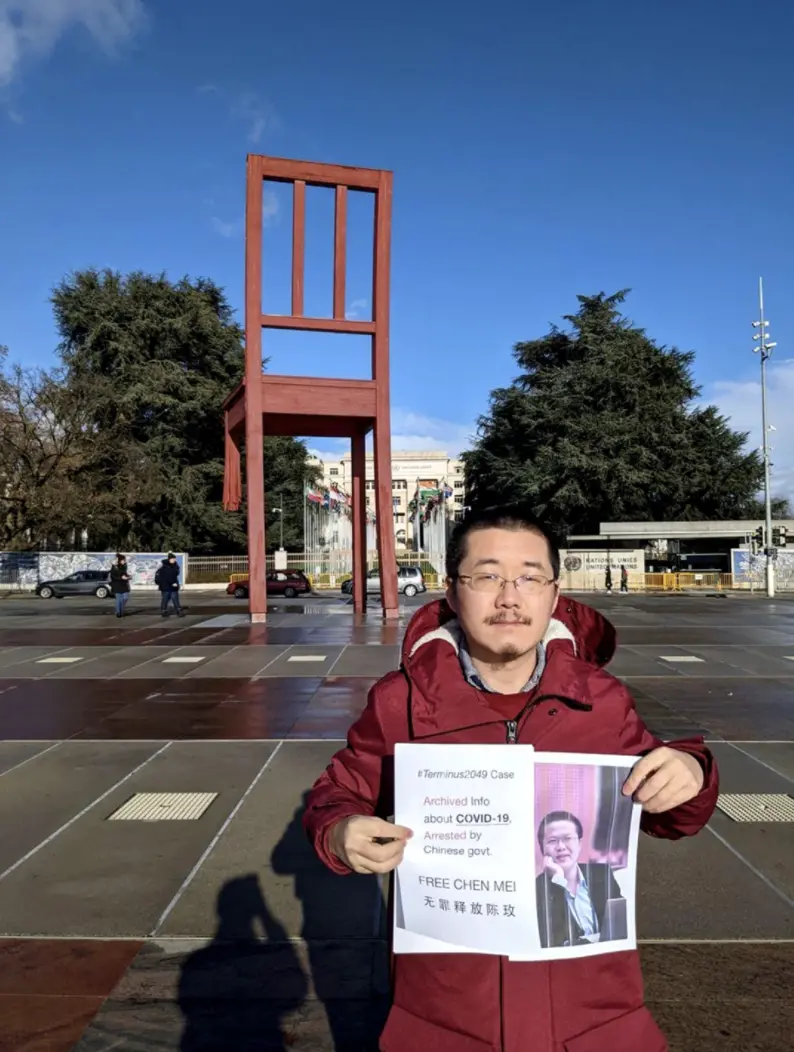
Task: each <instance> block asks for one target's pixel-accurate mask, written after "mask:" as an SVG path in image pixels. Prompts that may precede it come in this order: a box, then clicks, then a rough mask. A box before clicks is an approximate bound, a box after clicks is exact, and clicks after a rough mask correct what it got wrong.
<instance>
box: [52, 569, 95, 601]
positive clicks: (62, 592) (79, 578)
mask: <svg viewBox="0 0 794 1052" xmlns="http://www.w3.org/2000/svg"><path fill="white" fill-rule="evenodd" d="M109 573H110V571H109V570H77V571H76V572H75V573H71V574H69V576H68V577H63V578H62V579H61V580H60V581H42V582H41V583H40V584H38V585H37V586H36V595H38V596H41V598H42V599H53V598H54V599H63V598H64V596H67V595H95V596H96V597H97V599H107V597H108V596H109V595H110V584H109V583H108V574H109Z"/></svg>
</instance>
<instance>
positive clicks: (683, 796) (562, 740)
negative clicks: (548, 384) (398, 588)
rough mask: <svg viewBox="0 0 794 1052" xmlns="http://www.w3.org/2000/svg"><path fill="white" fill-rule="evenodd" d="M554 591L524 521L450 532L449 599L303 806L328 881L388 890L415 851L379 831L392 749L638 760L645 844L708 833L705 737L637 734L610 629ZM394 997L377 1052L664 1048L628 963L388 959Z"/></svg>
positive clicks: (476, 517)
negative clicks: (611, 666)
mask: <svg viewBox="0 0 794 1052" xmlns="http://www.w3.org/2000/svg"><path fill="white" fill-rule="evenodd" d="M559 577H560V552H559V548H558V547H557V545H556V543H555V542H554V540H553V538H552V536H551V535H550V533H549V531H548V530H547V529H546V528H545V527H543V526H542V525H541V524H540V523H538V522H537V521H536V520H534V519H533V518H532V517H531V516H530V515H529V514H527V513H526V512H525V511H524V510H523V509H520V508H519V509H515V508H509V509H487V510H484V511H475V512H471V513H469V514H468V515H467V517H466V518H465V519H463V521H462V522H460V523H458V525H457V526H456V528H455V531H454V533H453V535H452V537H451V538H450V542H449V545H448V547H447V580H448V589H447V596H446V600H444V601H441V602H436V603H428V604H427V605H425V606H424V607H422V608H421V609H420V610H418V611H417V612H416V614H415V615H414V616H413V618H412V619H411V622H410V624H409V625H408V627H407V630H406V633H405V639H404V642H403V647H402V662H401V665H400V668H399V669H396V670H395V671H393V672H389V673H388V674H387V675H386V676H385V677H384V678H383V679H381V680H380V681H379V682H378V683H376V684H375V685H374V686H373V688H372V690H371V691H370V694H369V698H368V701H367V706H366V708H365V710H364V712H363V713H362V715H361V716H360V717H359V719H358V720H357V721H356V722H355V723H354V725H353V726H352V727H351V728H350V730H349V732H348V738H347V745H346V746H345V747H344V748H342V749H341V750H340V751H339V752H338V753H337V754H336V756H334V757H333V759H332V760H331V763H330V765H329V766H328V768H327V769H326V771H325V772H324V773H323V774H322V775H321V776H320V778H319V779H318V781H317V782H316V783H315V785H314V787H313V788H312V790H311V792H310V793H309V798H308V801H307V807H306V813H305V815H304V825H305V828H306V831H307V833H308V835H309V838H310V840H311V842H312V843H313V845H314V849H315V851H316V852H317V854H318V855H319V857H320V859H321V860H322V861H323V862H324V863H325V864H326V865H327V866H328V867H329V869H331V870H332V871H333V872H335V873H339V874H340V875H343V874H346V873H370V874H373V873H374V874H382V873H389V872H391V871H393V870H394V869H395V868H396V867H397V866H398V865H399V864H400V861H401V859H402V855H403V851H404V849H405V845H406V843H407V841H408V840H409V839H410V837H411V836H413V835H415V836H417V837H422V836H423V831H422V830H421V829H420V830H414V831H412V830H410V829H406V828H404V827H402V826H398V825H395V824H394V823H393V822H390V821H389V820H388V819H389V816H390V815H393V814H394V803H395V801H394V779H393V773H394V753H395V746H396V745H397V743H399V742H430V743H435V744H439V745H441V744H450V745H454V744H459V745H483V746H487V745H489V744H504V743H515V742H518V743H524V744H531V745H534V746H535V748H537V749H543V750H544V751H550V752H555V751H556V752H582V753H601V754H606V755H623V756H630V757H637V760H636V762H635V763H634V765H633V767H632V770H631V774H630V775H629V776H628V778H627V779H626V781H625V783H624V785H623V788H622V792H623V794H624V796H625V797H626V798H627V799H628V798H633V799H634V800H635V801H636V802H638V803H640V804H641V805H642V810H643V814H642V820H641V828H642V829H643V830H644V831H645V832H646V833H648V834H650V835H651V836H654V837H663V838H666V839H669V840H677V839H678V838H680V837H684V836H692V835H693V834H695V833H697V832H699V831H700V830H701V829H702V828H703V827H704V826H705V825H706V823H707V822H708V820H709V819H710V818H711V815H712V813H713V812H714V809H715V807H716V803H717V796H718V793H719V779H718V774H717V767H716V763H715V761H714V758H713V757H712V755H711V753H710V752H709V750H708V748H707V747H706V745H705V744H704V741H703V738H702V737H698V738H690V739H687V740H683V741H676V742H667V743H665V742H663V741H661V740H660V739H659V738H657V737H655V736H654V735H653V734H652V733H651V732H650V731H649V730H648V728H647V727H646V726H645V724H644V723H643V721H642V718H641V717H640V715H639V714H638V712H637V710H636V708H635V705H634V700H633V699H632V697H631V694H630V693H629V691H628V688H627V687H626V685H625V684H624V683H622V682H621V681H620V680H619V679H617V678H616V677H614V676H611V675H610V674H609V673H608V672H607V671H606V670H605V669H604V668H603V667H602V666H603V665H605V664H606V663H607V662H608V661H609V660H610V659H611V657H612V656H613V654H614V650H615V630H614V628H613V627H612V626H611V625H610V624H609V623H608V622H607V621H606V620H605V618H603V617H602V616H601V615H600V614H599V613H598V611H596V610H593V609H592V608H590V607H587V606H584V605H583V604H581V603H577V602H575V601H574V600H572V599H570V598H569V597H568V596H561V595H560V590H559ZM529 806H531V804H530V805H529ZM392 986H393V991H392V993H393V996H392V1005H391V1011H390V1014H389V1018H388V1021H387V1023H386V1027H385V1029H384V1031H383V1033H382V1034H381V1037H380V1049H381V1052H408V1050H414V1049H416V1050H417V1052H418V1050H425V1049H438V1050H439V1052H440V1050H441V1049H443V1050H444V1052H474V1050H475V1049H478V1050H479V1049H482V1052H490V1050H496V1049H499V1050H500V1052H529V1050H535V1049H538V1050H544V1052H563V1049H567V1050H569V1052H574V1049H576V1050H577V1052H585V1050H587V1052H596V1050H598V1052H602V1050H604V1052H608V1050H614V1052H617V1050H618V1049H620V1050H621V1052H624V1050H626V1052H627V1050H629V1049H630V1050H631V1052H640V1050H642V1052H665V1050H666V1049H667V1042H666V1041H665V1039H664V1036H663V1035H662V1033H661V1031H660V1030H659V1028H658V1027H657V1025H656V1023H655V1022H654V1020H653V1018H652V1016H651V1014H650V1012H649V1011H648V1008H647V1007H646V1006H645V1003H644V995H643V983H642V975H641V972H640V960H639V955H638V954H637V953H636V952H635V951H631V950H627V951H624V952H621V953H613V954H603V955H601V956H592V955H584V956H581V957H579V958H577V959H576V960H560V961H557V960H553V961H546V960H544V961H511V960H508V959H506V958H504V957H499V956H496V955H488V954H466V953H455V954H445V953H438V954H434V953H412V954H399V955H395V956H394V958H393V962H392Z"/></svg>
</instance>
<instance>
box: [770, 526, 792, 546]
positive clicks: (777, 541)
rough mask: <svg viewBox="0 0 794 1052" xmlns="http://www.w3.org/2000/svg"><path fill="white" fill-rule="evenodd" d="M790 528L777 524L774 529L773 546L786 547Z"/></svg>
mask: <svg viewBox="0 0 794 1052" xmlns="http://www.w3.org/2000/svg"><path fill="white" fill-rule="evenodd" d="M787 537H788V530H787V529H786V527H785V526H775V527H774V528H773V529H772V547H773V548H785V547H786V539H787Z"/></svg>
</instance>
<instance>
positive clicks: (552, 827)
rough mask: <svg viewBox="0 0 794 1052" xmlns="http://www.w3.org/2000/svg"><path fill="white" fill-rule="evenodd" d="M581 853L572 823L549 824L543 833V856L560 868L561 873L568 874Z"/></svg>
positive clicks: (566, 821)
mask: <svg viewBox="0 0 794 1052" xmlns="http://www.w3.org/2000/svg"><path fill="white" fill-rule="evenodd" d="M581 851H582V841H581V840H580V839H579V834H578V832H577V830H576V825H575V823H574V822H571V821H568V820H567V819H566V820H565V821H560V822H549V824H548V825H547V826H546V828H545V829H544V831H543V855H544V856H546V855H548V856H549V858H551V859H552V861H554V862H556V863H557V865H558V866H560V867H561V868H562V870H563V872H566V873H567V872H568V870H570V869H572V868H573V867H574V866H575V865H576V864H577V863H578V861H579V855H580V853H581Z"/></svg>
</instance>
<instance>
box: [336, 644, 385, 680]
mask: <svg viewBox="0 0 794 1052" xmlns="http://www.w3.org/2000/svg"><path fill="white" fill-rule="evenodd" d="M399 664H400V648H399V647H389V646H383V645H381V644H377V645H375V646H369V645H367V644H365V645H364V646H361V645H356V644H351V645H350V646H347V647H345V649H344V650H343V651H342V654H341V655H340V657H339V660H338V661H337V663H336V664H335V665H334V675H335V676H368V677H372V678H375V679H380V677H381V676H385V675H386V674H387V673H389V672H392V671H393V670H394V669H396V668H398V667H399Z"/></svg>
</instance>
